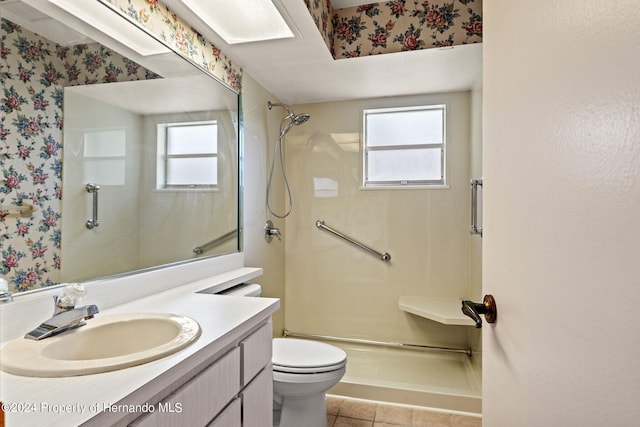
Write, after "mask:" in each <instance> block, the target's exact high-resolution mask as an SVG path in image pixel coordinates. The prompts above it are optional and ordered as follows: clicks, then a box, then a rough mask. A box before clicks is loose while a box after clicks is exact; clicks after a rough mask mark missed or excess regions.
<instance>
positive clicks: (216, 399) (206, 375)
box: [130, 347, 240, 427]
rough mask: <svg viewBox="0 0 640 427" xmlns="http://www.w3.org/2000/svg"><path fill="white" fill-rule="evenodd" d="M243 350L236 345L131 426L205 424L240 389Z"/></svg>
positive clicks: (155, 426)
mask: <svg viewBox="0 0 640 427" xmlns="http://www.w3.org/2000/svg"><path fill="white" fill-rule="evenodd" d="M239 353H240V350H239V349H238V348H237V347H236V348H235V349H234V350H232V351H230V352H229V353H227V354H226V355H224V356H222V357H221V358H220V359H218V360H217V361H216V362H215V363H214V364H213V365H211V366H210V367H208V368H207V369H205V370H204V371H203V372H202V373H200V374H198V376H196V377H195V378H194V379H192V380H191V381H189V382H188V383H186V384H185V385H184V386H182V387H181V388H179V389H178V390H177V391H175V392H174V393H173V394H171V395H169V396H168V397H166V398H165V399H163V400H162V401H161V402H160V403H158V405H156V406H155V411H154V412H152V413H150V414H148V415H146V416H143V417H140V418H138V419H137V420H135V421H134V422H133V423H132V424H130V426H136V427H165V426H166V427H169V426H194V427H197V426H205V425H207V424H208V423H209V422H210V421H211V420H212V419H213V418H214V417H215V416H216V414H217V413H218V412H220V411H221V410H222V408H224V407H225V406H226V405H227V403H229V402H230V401H231V400H232V399H233V398H234V396H235V395H236V394H237V393H238V391H239V389H240V354H239Z"/></svg>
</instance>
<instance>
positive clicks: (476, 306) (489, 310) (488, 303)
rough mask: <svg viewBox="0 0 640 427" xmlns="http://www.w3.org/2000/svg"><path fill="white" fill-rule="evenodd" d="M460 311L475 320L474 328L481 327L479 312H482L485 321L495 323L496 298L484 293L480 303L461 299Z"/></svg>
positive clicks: (496, 312) (496, 315)
mask: <svg viewBox="0 0 640 427" xmlns="http://www.w3.org/2000/svg"><path fill="white" fill-rule="evenodd" d="M462 312H463V313H464V314H465V315H467V316H469V317H470V318H471V319H473V321H474V322H476V328H481V327H482V318H481V317H480V315H481V314H484V319H485V320H486V321H487V323H495V322H496V318H497V317H498V309H497V307H496V300H495V299H494V298H493V295H485V296H484V299H483V300H482V302H481V303H478V302H473V301H469V300H463V301H462Z"/></svg>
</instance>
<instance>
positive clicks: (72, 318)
mask: <svg viewBox="0 0 640 427" xmlns="http://www.w3.org/2000/svg"><path fill="white" fill-rule="evenodd" d="M85 294H86V291H85V289H84V286H82V285H77V284H76V285H67V286H66V287H65V289H64V292H63V293H62V295H59V296H54V297H53V300H54V303H55V307H54V310H53V316H52V317H51V318H50V319H48V320H45V321H44V322H42V323H41V324H40V326H38V327H37V328H35V329H34V330H32V331H30V332H28V333H27V334H25V336H24V337H25V338H27V339H31V340H42V339H45V338H49V337H51V336H54V335H58V334H60V333H62V332H65V331H68V330H71V329H75V328H79V327H80V326H84V325H86V324H87V323H86V322H85V320H88V319H91V318H93V316H95V315H96V314H97V313H98V312H99V311H100V310H98V307H97V306H95V305H93V304H91V305H85V306H83V307H78V308H76V306H75V305H76V303H77V302H78V301H79V300H80V298H81V297H82V296H84V295H85Z"/></svg>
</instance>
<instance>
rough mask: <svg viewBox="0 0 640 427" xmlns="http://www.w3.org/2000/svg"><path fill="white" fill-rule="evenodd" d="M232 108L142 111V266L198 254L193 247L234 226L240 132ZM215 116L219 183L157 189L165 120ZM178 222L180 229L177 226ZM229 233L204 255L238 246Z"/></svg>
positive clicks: (193, 119) (236, 214) (176, 120)
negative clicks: (161, 128) (160, 139)
mask: <svg viewBox="0 0 640 427" xmlns="http://www.w3.org/2000/svg"><path fill="white" fill-rule="evenodd" d="M230 116H231V113H229V112H228V111H204V112H189V113H175V114H162V115H152V116H145V117H144V148H145V152H144V153H145V154H144V156H143V160H142V171H143V173H142V175H143V179H142V180H141V184H140V187H141V197H140V200H141V207H140V247H141V248H143V250H141V252H140V266H141V267H142V268H144V267H149V266H154V265H159V264H165V263H169V262H173V261H175V260H181V259H190V258H196V255H195V254H194V253H193V249H194V248H195V247H196V246H200V245H204V244H205V243H207V242H210V241H211V240H214V239H216V238H218V237H220V236H223V235H225V234H227V233H229V232H230V231H233V230H234V229H235V228H236V222H237V217H238V211H237V209H230V208H229V207H230V206H237V197H236V194H237V193H236V186H237V182H238V168H237V164H236V162H235V159H236V153H237V141H238V137H237V133H236V131H235V126H234V123H232V117H230ZM206 120H216V121H217V123H218V188H217V189H215V190H210V189H179V190H175V189H164V190H158V189H157V188H156V187H157V183H156V179H157V177H156V176H157V172H156V167H157V162H158V161H159V156H158V148H157V146H158V130H157V125H158V124H161V123H165V124H166V123H176V122H189V121H206ZM178 226H180V231H179V233H176V227H178ZM237 246H238V245H237V242H236V240H235V239H230V240H228V241H226V242H224V243H222V244H220V245H219V246H216V247H215V248H212V249H211V250H210V251H208V252H206V253H204V254H203V255H202V256H207V255H211V254H213V253H214V252H215V253H230V252H234V251H236V250H237Z"/></svg>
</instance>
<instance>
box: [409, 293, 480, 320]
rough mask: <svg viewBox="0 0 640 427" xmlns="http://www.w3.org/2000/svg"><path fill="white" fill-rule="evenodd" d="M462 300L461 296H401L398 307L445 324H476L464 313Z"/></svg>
mask: <svg viewBox="0 0 640 427" xmlns="http://www.w3.org/2000/svg"><path fill="white" fill-rule="evenodd" d="M461 301H462V300H461V299H459V298H446V297H437V298H433V297H418V296H401V297H400V299H399V301H398V307H399V308H400V310H402V311H406V312H407V313H411V314H415V315H416V316H421V317H425V318H427V319H430V320H433V321H435V322H439V323H442V324H445V325H458V326H475V323H474V322H473V320H471V319H470V318H469V317H467V316H465V315H464V314H462V309H461Z"/></svg>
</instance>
